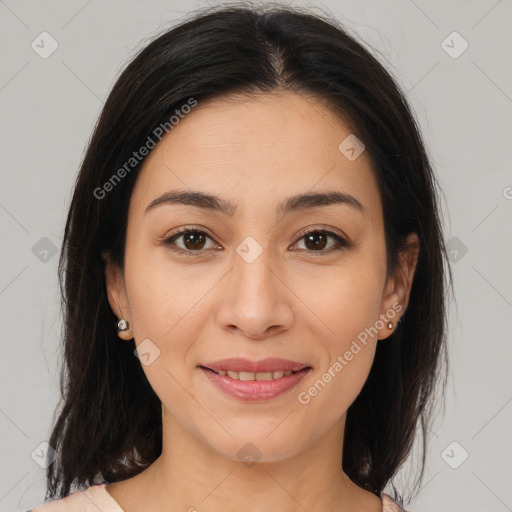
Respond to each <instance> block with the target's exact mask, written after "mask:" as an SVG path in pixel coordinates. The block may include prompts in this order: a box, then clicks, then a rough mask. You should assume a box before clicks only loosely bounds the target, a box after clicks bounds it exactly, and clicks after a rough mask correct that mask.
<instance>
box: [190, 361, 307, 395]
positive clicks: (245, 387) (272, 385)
mask: <svg viewBox="0 0 512 512" xmlns="http://www.w3.org/2000/svg"><path fill="white" fill-rule="evenodd" d="M302 366H304V365H302ZM199 369H200V370H201V371H202V372H203V373H204V374H205V375H206V376H207V377H208V379H210V382H212V383H213V384H214V385H215V386H216V387H217V388H218V389H220V390H221V391H223V392H224V393H226V394H227V395H229V396H231V397H234V398H237V399H239V400H243V401H248V402H249V401H250V402H254V401H261V400H269V399H272V398H275V397H277V396H279V395H282V394H284V393H286V392H287V391H290V390H292V389H293V388H295V387H296V386H297V384H298V383H299V382H300V381H301V380H302V379H303V378H304V377H305V375H306V374H308V373H309V372H310V370H311V367H309V366H308V367H304V368H303V369H301V370H299V371H296V373H292V374H291V375H286V376H283V377H280V378H279V379H273V380H238V379H232V378H231V377H228V376H227V375H226V376H224V375H219V374H217V373H215V372H214V371H212V370H210V369H208V368H205V367H204V366H199ZM281 369H282V368H281ZM233 371H245V370H233ZM249 371H251V370H249ZM258 371H265V370H258ZM268 371H270V370H268ZM292 371H293V370H292Z"/></svg>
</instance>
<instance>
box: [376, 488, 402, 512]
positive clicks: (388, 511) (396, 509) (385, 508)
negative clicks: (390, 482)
mask: <svg viewBox="0 0 512 512" xmlns="http://www.w3.org/2000/svg"><path fill="white" fill-rule="evenodd" d="M380 499H381V500H382V512H407V511H406V510H405V509H403V508H402V507H400V505H399V504H398V503H397V502H396V501H394V500H393V499H392V498H391V496H389V495H388V494H386V493H385V492H382V493H381V495H380Z"/></svg>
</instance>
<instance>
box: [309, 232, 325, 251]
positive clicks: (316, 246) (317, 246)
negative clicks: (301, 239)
mask: <svg viewBox="0 0 512 512" xmlns="http://www.w3.org/2000/svg"><path fill="white" fill-rule="evenodd" d="M315 238H317V239H318V238H320V239H321V240H320V241H319V242H318V241H317V242H314V240H315ZM326 238H327V237H326V236H325V235H324V234H323V233H311V234H309V235H307V236H306V247H307V248H308V249H323V248H324V247H325V243H326ZM309 242H312V246H309Z"/></svg>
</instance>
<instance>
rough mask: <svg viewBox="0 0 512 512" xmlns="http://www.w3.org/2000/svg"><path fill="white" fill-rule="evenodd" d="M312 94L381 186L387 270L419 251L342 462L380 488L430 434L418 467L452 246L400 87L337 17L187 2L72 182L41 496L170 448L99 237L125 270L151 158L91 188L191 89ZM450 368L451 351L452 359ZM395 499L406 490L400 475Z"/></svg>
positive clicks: (130, 72) (59, 493)
mask: <svg viewBox="0 0 512 512" xmlns="http://www.w3.org/2000/svg"><path fill="white" fill-rule="evenodd" d="M272 91H284V92H297V93H301V94H307V95H309V96H311V97H315V98H317V99H318V100H320V101H322V102H324V103H325V104H326V105H328V106H329V108H331V109H332V110H333V111H335V112H336V113H337V114H338V115H339V116H341V117H343V119H344V120H345V121H346V122H348V123H349V124H350V127H351V129H352V131H353V133H355V134H356V135H357V137H358V138H359V139H361V140H362V141H364V144H365V146H366V151H367V152H368V154H369V155H370V157H371V159H372V162H373V170H374V172H375V175H376V177H377V182H378V186H379V190H380V194H381V197H382V204H383V215H384V222H385V237H386V252H387V261H388V269H389V271H390V272H393V271H395V270H396V269H397V262H398V256H399V253H400V251H401V250H402V249H403V241H404V239H405V237H406V235H407V234H409V233H411V232H414V233H417V235H418V237H419V240H420V253H419V260H418V264H417V267H416V273H415V276H414V281H413V285H412V289H411V293H410V298H409V305H408V308H407V311H406V313H405V315H404V317H403V319H402V321H401V323H400V324H399V325H398V327H397V328H396V330H395V331H394V332H393V334H392V335H391V337H390V338H389V339H388V340H387V341H386V342H384V343H379V344H378V346H377V352H376V355H375V360H374V364H373V367H372V369H371V372H370V375H369V377H368V379H367V381H366V383H365V385H364V387H363V389H362V391H361V393H360V394H359V396H358V397H357V399H356V400H355V401H354V403H353V404H352V405H351V406H350V408H349V410H348V414H347V421H346V431H345V442H344V449H343V470H344V471H345V473H346V474H347V475H348V476H349V478H350V479H351V480H352V481H353V482H355V483H356V484H358V485H359V486H361V487H363V488H365V489H367V490H369V491H371V492H373V493H375V494H378V493H380V492H381V491H382V490H383V489H384V487H385V486H386V485H387V484H388V483H389V482H391V483H392V478H393V476H394V475H396V473H397V471H398V469H399V468H400V466H401V465H402V463H403V462H404V461H405V459H406V458H407V456H408V454H409V453H410V451H411V447H412V443H413V440H414V437H415V434H416V430H417V428H418V427H420V428H421V436H422V440H423V443H422V450H423V451H422V464H421V474H420V476H419V478H418V479H417V481H416V485H419V483H420V482H421V479H422V477H423V470H424V466H425V447H426V437H427V432H428V429H429V422H430V421H431V419H432V417H433V411H434V405H435V404H436V400H435V399H434V397H435V395H436V393H435V391H436V390H437V384H438V383H440V382H442V383H443V391H444V386H445V383H446V373H445V374H444V379H441V378H440V377H443V375H442V373H441V368H443V364H442V362H443V360H444V362H447V356H446V352H447V351H446V297H445V295H446V291H447V289H448V284H449V282H448V277H449V278H450V282H451V272H450V269H449V265H448V263H447V258H446V250H445V246H444V241H443V236H442V230H441V224H440V209H439V205H438V186H437V183H436V180H435V177H434V174H433V171H432V168H431V165H430V163H429V159H428V156H427V153H426V149H425V146H424V143H423V141H422V138H421V135H420V133H419V129H418V127H417V124H416V121H415V119H414V116H413V114H412V113H411V111H410V109H409V106H408V103H407V101H406V99H405V97H404V94H403V93H402V92H401V89H400V87H399V86H398V85H397V84H396V83H395V81H394V79H393V78H392V77H391V76H390V74H389V73H388V72H387V71H386V70H385V68H384V67H383V66H382V65H381V64H380V63H379V62H378V60H377V59H376V58H375V57H374V56H373V55H372V53H371V51H369V50H367V49H366V48H365V47H364V46H363V45H362V44H361V43H359V42H357V41H356V40H355V38H354V37H352V36H350V35H349V34H348V32H347V30H346V29H345V28H343V27H342V26H341V24H340V23H339V22H337V21H336V20H335V19H333V18H331V17H329V16H327V15H325V14H316V13H313V12H311V11H308V10H306V9H304V8H289V7H284V6H279V5H269V4H265V5H263V6H258V5H253V4H252V5H249V4H248V3H247V2H243V3H242V4H240V5H233V4H232V5H230V6H227V7H226V6H221V7H214V8H208V9H206V10H201V11H200V12H195V13H193V15H192V16H190V17H189V18H188V19H187V20H185V21H183V22H182V23H181V24H179V25H177V26H175V27H173V28H171V29H170V30H166V31H165V32H164V33H163V34H161V35H159V36H158V37H156V38H155V39H154V40H153V41H152V42H151V43H150V44H148V45H147V46H145V47H144V48H143V49H142V50H141V51H140V52H139V53H138V54H137V55H136V56H135V57H134V58H133V60H132V61H131V62H130V63H129V64H128V65H127V67H126V68H125V69H124V71H123V72H122V73H121V75H120V76H119V78H118V80H117V82H116V83H115V85H114V87H113V89H112V91H111V93H110V95H109V97H108V99H107V101H106V103H105V105H104V108H103V110H102V113H101V116H100V118H99V120H98V123H97V125H96V127H95V129H94V133H93V135H92V138H91V140H90V142H89V145H88V148H87V151H86V153H85V156H84V159H83V163H82V165H81V168H80V172H79V174H78V177H77V181H76V184H75V188H74V194H73V198H72V202H71V205H70V209H69V215H68V218H67V223H66V227H65V233H64V240H63V246H62V252H61V256H60V262H59V277H60V280H61V291H62V297H63V308H64V333H63V355H64V368H63V372H62V376H61V393H62V400H61V403H60V404H59V407H58V412H57V411H56V422H55V425H54V426H53V430H52V433H51V437H50V441H49V442H50V445H51V446H52V447H53V448H54V449H56V450H57V452H58V458H57V460H56V461H55V463H54V464H52V465H50V466H49V468H48V472H47V480H48V492H47V498H55V497H63V496H65V495H67V494H69V493H70V492H71V491H73V490H78V489H79V488H80V487H81V486H88V485H92V484H94V483H99V482H101V481H107V482H114V481H118V480H123V479H126V478H129V477H131V476H134V475H136V474H137V473H140V472H141V471H142V470H144V469H145V468H146V467H147V466H148V465H150V464H151V463H152V462H153V461H155V459H156V458H157V457H158V456H159V455H160V453H161V450H162V424H161V403H160V400H159V399H158V397H157V396H156V394H155V393H154V391H153V390H152V388H151V386H150V385H149V383H148V381H147V379H146V377H145V374H144V372H143V371H142V368H141V365H140V362H139V360H138V359H137V358H136V357H135V356H134V353H133V350H134V347H135V345H134V343H133V341H132V342H128V343H127V342H124V343H120V342H119V339H118V338H117V335H116V329H115V325H116V317H115V316H114V314H113V312H112V310H111V309H110V307H109V304H108V301H107V295H106V287H105V280H104V262H103V260H102V258H101V252H102V251H109V252H110V253H111V255H112V258H113V260H114V261H115V262H116V263H117V264H118V265H119V266H120V267H121V268H122V267H123V259H124V241H125V232H126V223H127V211H128V205H129V201H130V196H131V192H132V190H133V186H134V183H135V181H136V178H137V173H138V170H139V169H140V166H141V165H142V163H143V161H144V159H142V160H141V161H140V162H139V163H138V164H137V165H134V166H133V169H131V170H130V171H129V172H127V173H125V174H126V175H123V179H122V180H119V182H116V183H115V184H114V186H111V187H109V191H108V193H107V194H104V197H100V198H99V197H98V193H95V191H97V190H98V189H99V188H101V187H103V186H104V184H105V183H107V182H108V181H109V179H111V177H112V176H113V174H114V173H116V171H117V170H118V169H120V168H122V166H123V165H125V164H126V162H127V161H128V160H129V159H130V157H131V156H132V153H133V151H135V150H136V149H138V148H140V147H141V146H143V145H144V144H145V143H146V141H147V138H148V136H150V135H151V134H152V133H154V130H155V129H156V127H158V126H160V125H162V124H163V123H166V122H167V121H168V120H169V118H170V116H171V115H173V113H174V112H175V111H176V110H177V109H179V108H181V107H182V106H183V105H185V104H186V103H187V102H188V101H189V100H190V98H194V99H195V100H196V101H197V102H198V104H199V105H201V102H204V101H206V100H208V99H215V98H218V97H220V96H222V95H227V94H235V93H237V94H247V95H255V94H260V93H268V92H272ZM445 368H446V370H447V365H446V367H445ZM393 490H394V495H393V497H394V498H395V500H398V501H399V503H402V501H403V498H402V497H401V496H400V495H399V493H398V491H397V489H396V488H395V486H394V485H393Z"/></svg>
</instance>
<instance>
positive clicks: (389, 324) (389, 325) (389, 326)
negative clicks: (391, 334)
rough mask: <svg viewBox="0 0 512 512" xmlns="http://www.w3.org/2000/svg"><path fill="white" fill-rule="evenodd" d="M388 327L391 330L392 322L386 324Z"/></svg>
mask: <svg viewBox="0 0 512 512" xmlns="http://www.w3.org/2000/svg"><path fill="white" fill-rule="evenodd" d="M386 327H387V328H388V329H391V330H393V322H388V324H387V326H386Z"/></svg>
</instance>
